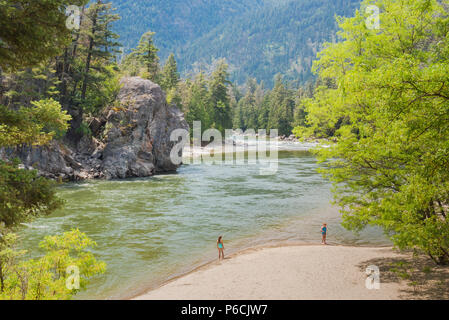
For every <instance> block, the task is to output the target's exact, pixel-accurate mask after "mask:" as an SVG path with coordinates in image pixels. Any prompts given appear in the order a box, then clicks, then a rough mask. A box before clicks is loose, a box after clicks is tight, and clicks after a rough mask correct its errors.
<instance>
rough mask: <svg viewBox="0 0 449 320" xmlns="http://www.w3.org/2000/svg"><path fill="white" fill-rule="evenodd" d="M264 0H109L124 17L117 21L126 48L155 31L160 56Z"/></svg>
mask: <svg viewBox="0 0 449 320" xmlns="http://www.w3.org/2000/svg"><path fill="white" fill-rule="evenodd" d="M264 1H265V0H225V1H223V0H139V1H135V0H110V2H112V4H113V6H114V7H115V8H117V13H118V14H120V16H121V20H120V21H118V22H116V23H115V26H114V28H115V30H116V31H118V33H119V34H120V38H121V42H122V44H123V46H124V48H125V50H127V51H129V50H130V49H132V48H134V47H135V46H136V45H137V43H138V41H139V39H140V37H141V35H142V34H143V33H145V32H147V31H148V30H151V31H154V32H156V37H155V43H156V45H157V46H158V47H159V48H160V50H161V52H160V56H161V57H162V58H165V57H167V56H168V55H169V54H170V52H174V53H177V50H178V48H180V47H181V46H183V45H185V44H186V43H188V41H191V40H192V39H196V38H198V37H200V36H202V35H203V34H205V33H206V32H208V31H210V30H212V29H213V28H214V27H216V26H218V25H219V24H221V23H224V22H226V21H228V20H229V19H230V18H232V17H234V16H236V15H240V14H242V13H243V12H247V11H251V10H254V9H256V8H259V7H261V6H263V4H264Z"/></svg>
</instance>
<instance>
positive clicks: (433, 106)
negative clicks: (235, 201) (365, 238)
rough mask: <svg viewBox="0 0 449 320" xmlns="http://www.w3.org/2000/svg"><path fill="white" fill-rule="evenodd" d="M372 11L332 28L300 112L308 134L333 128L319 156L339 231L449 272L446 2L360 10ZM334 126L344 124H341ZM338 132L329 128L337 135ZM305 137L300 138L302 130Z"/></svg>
mask: <svg viewBox="0 0 449 320" xmlns="http://www.w3.org/2000/svg"><path fill="white" fill-rule="evenodd" d="M369 4H375V5H377V6H378V7H379V8H381V14H380V22H381V23H380V29H378V30H377V29H369V28H368V27H367V24H366V23H365V20H366V18H367V16H365V14H364V12H360V11H358V12H356V14H355V16H354V17H352V18H348V19H343V18H340V19H338V22H339V25H340V28H341V32H339V36H340V37H341V38H342V39H343V41H342V42H340V43H337V44H333V45H330V44H329V45H327V47H326V48H325V49H324V50H323V51H322V52H321V53H320V54H319V61H318V62H317V63H316V65H315V70H316V72H318V74H319V76H320V78H321V79H328V78H329V79H333V80H334V81H335V82H334V83H335V88H327V87H326V86H322V87H321V88H320V89H319V90H318V91H317V92H316V93H315V98H314V99H313V100H310V101H308V102H307V103H306V109H307V112H308V116H307V120H308V124H309V125H310V130H309V134H313V132H314V131H315V130H317V128H319V127H320V126H322V125H325V126H327V127H335V128H337V129H336V132H335V136H336V138H337V143H335V144H332V145H331V146H330V147H329V148H321V149H320V150H319V151H318V153H319V156H320V159H321V160H322V161H328V167H327V168H326V169H325V170H324V174H325V175H326V176H327V177H329V178H330V179H331V180H332V181H333V182H334V183H335V188H334V189H335V199H336V202H337V204H339V205H340V206H341V211H342V213H343V221H344V222H343V223H344V226H345V227H347V228H349V229H353V230H360V229H362V228H364V227H365V226H367V225H375V226H380V227H382V228H383V229H384V230H385V231H386V233H387V234H388V235H390V236H391V239H392V240H393V242H394V243H395V245H396V246H397V247H399V248H412V249H417V250H421V251H424V252H425V253H427V254H428V255H429V256H430V257H431V258H432V259H433V260H435V261H436V262H437V263H440V264H444V263H447V262H449V222H448V220H447V216H448V207H449V183H448V181H449V170H448V162H447V159H449V127H448V125H447V121H448V120H449V119H448V112H447V110H448V108H449V86H448V85H447V83H448V79H447V75H448V73H449V62H448V61H449V59H448V56H449V50H448V48H449V38H448V37H447V30H448V26H449V18H448V17H449V15H448V13H449V12H448V9H447V8H448V7H447V2H446V1H436V0H402V1H394V0H379V1H374V2H373V1H364V3H363V5H369ZM341 119H346V121H342V120H341ZM336 124H338V125H336ZM306 131H307V130H306Z"/></svg>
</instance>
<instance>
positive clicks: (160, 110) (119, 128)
mask: <svg viewBox="0 0 449 320" xmlns="http://www.w3.org/2000/svg"><path fill="white" fill-rule="evenodd" d="M121 83H122V88H121V90H120V93H119V95H118V103H119V104H118V106H116V107H113V108H110V109H109V111H108V114H107V123H106V129H105V144H106V146H105V148H104V151H103V166H102V169H103V173H104V175H105V177H106V178H108V179H113V178H127V177H146V176H151V175H153V174H154V173H155V172H164V171H174V170H176V169H177V167H178V166H176V165H174V164H173V163H172V162H171V160H170V152H171V149H172V147H173V146H174V144H175V143H174V142H171V141H170V134H171V133H172V131H173V130H175V129H179V128H184V129H188V125H187V123H186V122H185V120H184V116H183V114H182V113H181V112H180V111H179V110H178V109H177V108H176V107H170V106H168V105H167V102H166V98H165V94H164V92H163V91H162V89H161V87H160V86H158V85H157V84H154V83H153V82H151V81H149V80H144V79H141V78H138V77H133V78H124V79H123V80H122V81H121Z"/></svg>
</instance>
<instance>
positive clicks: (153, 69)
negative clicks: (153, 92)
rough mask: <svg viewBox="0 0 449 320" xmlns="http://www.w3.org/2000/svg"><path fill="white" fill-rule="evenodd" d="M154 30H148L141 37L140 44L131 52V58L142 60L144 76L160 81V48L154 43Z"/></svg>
mask: <svg viewBox="0 0 449 320" xmlns="http://www.w3.org/2000/svg"><path fill="white" fill-rule="evenodd" d="M154 35H155V33H154V32H151V31H148V32H147V33H145V34H144V35H143V36H142V38H141V39H140V42H139V45H138V46H137V48H135V49H134V50H133V52H132V53H131V57H130V59H135V60H137V61H138V62H141V63H142V64H143V65H144V67H145V69H146V70H145V74H144V77H145V78H148V79H149V80H151V81H153V82H156V83H157V82H159V80H160V79H159V57H158V56H157V53H158V51H159V49H158V48H156V46H155V45H154V43H153V36H154Z"/></svg>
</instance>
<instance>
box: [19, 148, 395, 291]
mask: <svg viewBox="0 0 449 320" xmlns="http://www.w3.org/2000/svg"><path fill="white" fill-rule="evenodd" d="M301 149H302V148H296V147H295V146H292V147H290V148H289V150H288V151H281V152H280V153H279V170H278V172H277V174H275V175H270V176H261V175H259V168H258V167H257V166H248V165H246V166H237V165H206V164H200V165H184V166H182V167H181V168H180V169H179V170H178V172H177V173H176V174H168V175H158V176H155V177H151V178H147V179H132V180H121V181H91V182H85V183H80V184H67V185H64V186H63V187H61V188H60V190H59V195H60V197H62V198H64V199H65V200H66V201H67V203H66V206H65V207H64V209H62V210H60V211H58V212H56V213H54V214H52V215H51V216H49V217H45V218H40V219H37V220H35V221H34V222H33V223H32V224H30V225H27V226H26V227H24V228H23V229H22V230H21V232H20V234H21V239H22V245H23V246H24V247H25V248H28V249H29V250H30V254H31V255H36V254H39V251H38V249H37V245H38V243H39V241H41V240H42V239H43V237H44V236H46V235H53V234H58V233H62V232H64V231H69V230H70V229H71V228H79V229H80V230H81V231H82V232H85V233H86V234H87V235H88V236H89V237H90V238H92V239H93V240H95V241H96V242H97V244H98V246H97V247H96V248H95V249H94V250H93V252H94V253H95V255H96V257H97V258H98V259H100V260H103V261H105V262H106V263H107V272H106V273H105V274H104V275H101V276H98V277H96V278H95V279H93V280H92V282H91V284H90V285H89V287H88V288H87V290H86V291H84V292H82V293H80V294H79V295H77V296H76V298H77V299H124V298H130V297H132V296H134V295H136V294H139V293H144V292H145V291H146V290H148V289H149V288H152V287H155V286H157V285H159V284H161V283H163V282H164V281H166V280H167V279H170V278H171V277H173V276H177V275H181V274H183V273H186V272H189V271H191V270H192V269H194V268H195V267H198V266H200V265H202V264H204V263H207V262H210V261H212V260H214V259H216V258H217V252H216V240H217V237H218V236H219V235H223V236H224V240H225V246H226V251H225V253H226V254H229V253H233V252H237V251H240V250H243V249H245V248H249V247H254V246H259V245H267V244H276V243H281V242H282V243H284V242H287V243H289V242H291V243H320V239H321V238H320V237H321V235H320V226H321V224H322V223H323V222H327V223H328V229H329V235H328V238H329V242H330V243H334V244H343V245H379V246H382V245H388V244H389V241H388V240H386V239H385V238H384V236H383V235H382V233H381V232H380V231H379V230H376V229H368V230H366V231H364V232H362V233H361V234H359V235H354V234H352V233H351V232H348V231H346V230H344V229H343V228H342V227H341V226H340V225H339V224H340V218H339V214H338V210H337V209H335V208H334V207H332V206H331V205H330V201H331V193H330V185H329V183H328V182H327V181H325V180H323V178H322V177H321V176H320V175H319V174H318V173H317V172H316V169H317V167H318V165H317V164H316V160H315V158H314V157H313V156H312V155H311V154H310V153H308V152H307V151H303V150H301Z"/></svg>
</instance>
